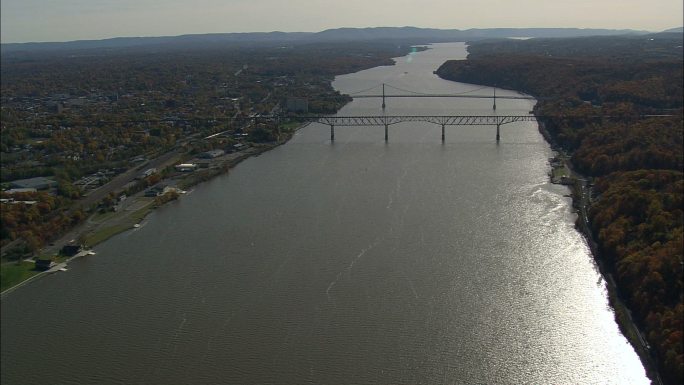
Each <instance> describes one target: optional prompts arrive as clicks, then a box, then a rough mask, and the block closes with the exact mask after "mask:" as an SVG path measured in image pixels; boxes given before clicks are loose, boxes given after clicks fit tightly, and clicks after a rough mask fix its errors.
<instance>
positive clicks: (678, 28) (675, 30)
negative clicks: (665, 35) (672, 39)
mask: <svg viewBox="0 0 684 385" xmlns="http://www.w3.org/2000/svg"><path fill="white" fill-rule="evenodd" d="M663 32H679V33H682V32H684V27H677V28H670V29H666V30H664V31H663Z"/></svg>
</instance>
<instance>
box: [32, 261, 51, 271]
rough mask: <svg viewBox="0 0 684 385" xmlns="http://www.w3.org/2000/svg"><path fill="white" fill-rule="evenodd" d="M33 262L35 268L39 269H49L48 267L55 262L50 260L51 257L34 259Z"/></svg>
mask: <svg viewBox="0 0 684 385" xmlns="http://www.w3.org/2000/svg"><path fill="white" fill-rule="evenodd" d="M35 263H36V270H40V271H46V270H50V268H51V267H52V266H54V265H55V262H54V261H52V260H51V259H36V262H35Z"/></svg>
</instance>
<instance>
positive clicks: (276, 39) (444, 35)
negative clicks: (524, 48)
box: [0, 26, 649, 52]
mask: <svg viewBox="0 0 684 385" xmlns="http://www.w3.org/2000/svg"><path fill="white" fill-rule="evenodd" d="M647 33H649V32H647V31H638V30H631V29H621V30H614V29H583V28H474V29H466V30H459V29H435V28H419V27H411V26H405V27H370V28H334V29H327V30H324V31H320V32H281V31H272V32H244V33H206V34H186V35H178V36H141V37H114V38H107V39H95V40H74V41H67V42H28V43H3V44H0V49H1V50H2V52H16V51H52V50H80V49H91V48H127V47H144V46H155V45H169V44H248V43H272V44H275V43H289V42H291V43H316V42H329V41H354V40H398V39H418V40H426V42H444V41H466V40H475V39H486V38H503V37H511V36H524V37H549V38H552V37H579V36H607V35H624V34H647Z"/></svg>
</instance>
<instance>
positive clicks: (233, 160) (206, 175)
mask: <svg viewBox="0 0 684 385" xmlns="http://www.w3.org/2000/svg"><path fill="white" fill-rule="evenodd" d="M308 124H309V123H308V122H307V123H300V124H297V125H291V126H290V127H289V129H287V130H285V131H284V132H282V133H281V135H280V136H279V138H278V141H276V142H271V143H253V144H251V145H250V146H249V147H248V148H246V149H244V150H241V151H237V152H234V153H231V154H226V155H223V156H221V157H218V158H216V159H214V160H212V164H211V166H210V167H208V168H207V169H201V170H198V171H195V172H192V173H176V174H174V175H172V176H171V177H168V178H165V179H162V180H161V181H160V183H162V184H167V185H172V186H176V188H175V189H174V190H172V193H173V194H175V195H174V196H173V198H165V197H163V196H160V197H158V198H148V197H145V196H144V192H142V191H141V192H139V193H137V194H136V195H134V196H131V197H128V198H127V199H126V202H125V204H123V205H122V207H121V208H120V209H119V210H117V211H114V212H106V213H99V212H95V213H93V214H91V215H90V216H89V217H88V218H86V219H85V221H84V222H83V223H81V224H79V225H77V226H76V227H75V228H73V229H72V230H70V231H69V232H67V233H66V234H65V235H64V236H62V237H61V238H60V239H58V240H56V241H55V242H53V243H54V244H55V245H61V244H69V243H73V242H75V241H78V242H80V243H81V244H82V245H83V246H84V247H86V248H92V247H95V246H96V245H98V244H100V243H102V242H104V241H106V240H108V239H110V238H111V237H113V236H115V235H118V234H121V233H123V232H125V231H129V230H133V229H135V228H137V227H139V226H140V223H141V222H142V221H143V220H144V219H145V218H146V217H147V216H148V215H149V214H150V213H151V212H152V211H153V210H154V209H156V208H158V207H160V206H161V205H164V204H167V203H169V202H171V201H173V200H176V199H177V198H178V197H181V196H182V195H183V194H182V193H185V190H189V189H190V188H192V187H193V186H196V185H198V184H200V183H203V182H206V181H209V180H211V179H213V178H215V177H217V176H219V175H223V174H225V173H227V172H229V171H230V169H232V168H233V167H235V166H237V165H238V164H239V163H240V162H242V161H244V160H246V159H248V158H251V157H254V156H258V155H260V154H262V153H264V152H266V151H270V150H272V149H274V148H276V147H278V146H280V145H282V144H285V143H287V142H288V141H289V140H290V139H291V138H292V136H293V135H294V134H295V133H296V132H297V131H298V130H299V129H301V128H303V127H305V126H307V125H308ZM177 192H182V193H181V194H178V193H177ZM54 250H55V248H54V247H53V246H47V247H45V248H43V249H41V250H40V251H39V252H37V253H35V258H43V259H53V260H54V261H55V263H58V264H64V267H66V264H67V263H68V262H70V261H72V260H73V259H75V258H76V257H71V258H65V257H63V256H61V255H59V254H57V253H56V252H55V251H54ZM85 255H89V254H87V253H86V254H83V255H80V254H79V255H78V257H83V256H85ZM2 270H3V271H2V292H0V296H5V295H7V294H9V293H11V292H12V291H14V290H16V289H18V288H19V287H21V286H23V285H26V284H28V283H29V282H32V281H34V280H37V279H39V278H41V277H44V276H45V275H47V274H48V273H52V271H36V270H35V267H34V262H33V258H29V259H22V260H20V261H17V262H16V263H14V262H12V263H6V264H4V265H3V266H2Z"/></svg>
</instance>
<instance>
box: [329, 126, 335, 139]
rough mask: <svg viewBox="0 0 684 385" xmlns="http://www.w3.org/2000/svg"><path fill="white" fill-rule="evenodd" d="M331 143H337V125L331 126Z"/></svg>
mask: <svg viewBox="0 0 684 385" xmlns="http://www.w3.org/2000/svg"><path fill="white" fill-rule="evenodd" d="M330 141H331V142H334V141H335V125H334V124H331V125H330Z"/></svg>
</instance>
